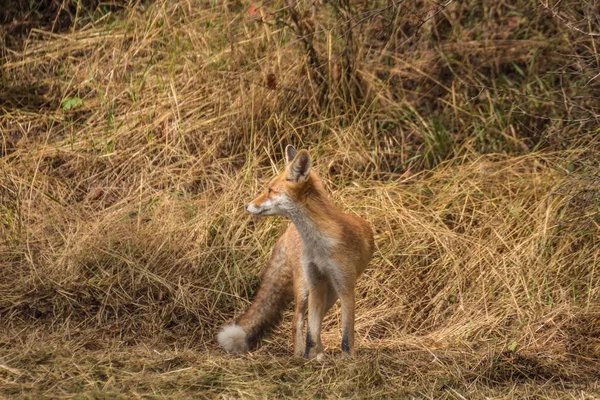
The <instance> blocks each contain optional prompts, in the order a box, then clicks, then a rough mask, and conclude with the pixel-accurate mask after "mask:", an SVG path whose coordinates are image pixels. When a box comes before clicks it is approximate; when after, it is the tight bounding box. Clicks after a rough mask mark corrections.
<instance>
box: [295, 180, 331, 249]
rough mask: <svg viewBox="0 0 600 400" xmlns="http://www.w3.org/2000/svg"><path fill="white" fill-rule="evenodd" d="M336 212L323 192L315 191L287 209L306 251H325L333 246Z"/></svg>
mask: <svg viewBox="0 0 600 400" xmlns="http://www.w3.org/2000/svg"><path fill="white" fill-rule="evenodd" d="M338 213H339V211H338V210H337V209H336V208H335V206H334V205H333V204H331V202H329V200H328V199H327V197H326V196H325V194H324V193H319V192H317V191H315V192H312V193H310V194H307V196H306V199H305V201H304V202H302V203H301V204H300V205H299V206H298V207H296V208H294V209H293V210H290V211H289V218H290V219H291V220H292V222H293V223H294V225H295V226H296V229H297V230H298V233H300V237H301V238H302V243H303V244H304V248H305V250H306V251H310V252H327V251H328V250H329V249H331V247H333V245H334V244H335V239H334V237H333V235H332V233H333V232H332V231H333V230H334V229H335V228H336V225H337V224H336V223H335V221H336V218H335V216H336V215H337V214H338Z"/></svg>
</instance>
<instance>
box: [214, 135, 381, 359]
mask: <svg viewBox="0 0 600 400" xmlns="http://www.w3.org/2000/svg"><path fill="white" fill-rule="evenodd" d="M286 156H287V161H288V164H287V166H286V168H285V171H283V173H281V174H280V175H279V176H277V177H275V178H274V179H272V180H271V182H269V184H268V186H267V189H266V190H265V192H263V193H262V194H261V195H260V196H258V197H257V198H256V199H255V200H253V201H252V202H251V203H249V204H248V205H247V206H246V209H247V210H248V211H249V212H250V213H252V214H254V215H283V216H286V217H288V218H290V219H291V220H292V222H293V224H292V225H290V226H289V227H288V229H287V230H286V232H285V233H284V234H283V235H282V236H281V238H280V239H279V240H278V242H277V244H276V245H275V248H274V249H273V254H272V256H271V260H270V262H269V264H268V265H267V268H266V270H265V272H264V275H263V280H262V283H261V287H260V289H259V291H258V293H257V295H256V298H255V300H254V302H253V303H252V305H251V306H250V308H249V309H248V310H247V311H246V313H245V314H244V315H242V316H241V317H240V318H239V319H238V321H237V326H238V327H239V329H237V328H232V326H231V325H230V326H229V327H226V328H225V329H224V330H223V331H222V332H221V333H220V334H219V343H221V345H223V347H225V348H226V349H227V350H228V351H246V350H248V349H252V348H253V347H254V346H255V345H256V343H257V341H258V340H259V339H260V337H261V336H262V335H263V334H264V333H265V331H266V330H268V329H269V328H270V327H272V326H273V325H274V323H275V322H276V321H277V319H278V318H279V316H280V315H281V311H282V309H283V307H284V306H285V304H286V301H285V300H286V299H287V298H288V297H290V295H291V294H292V293H293V296H294V300H295V304H296V306H295V312H294V319H293V321H292V335H293V343H294V353H295V354H297V355H304V356H305V357H307V358H310V357H314V356H315V355H316V356H317V357H322V351H323V346H322V343H321V323H322V320H323V317H324V316H325V313H326V312H327V310H329V309H330V308H331V306H332V305H333V304H334V303H335V301H336V300H337V299H338V298H339V299H340V303H341V308H342V351H343V353H344V354H345V355H347V356H352V355H353V354H354V308H355V300H354V288H355V285H356V280H357V279H358V277H359V276H360V275H361V274H362V272H363V271H364V270H365V268H366V267H367V265H368V263H369V262H370V260H371V257H372V255H373V251H374V242H373V232H372V230H371V227H370V226H369V224H368V223H367V222H365V221H364V220H363V219H361V218H359V217H357V216H355V215H352V214H348V213H345V212H343V211H341V210H339V209H338V208H336V207H335V206H334V205H333V204H332V203H331V202H330V201H329V200H328V198H327V195H326V192H325V189H324V188H323V184H322V182H321V179H320V178H319V177H318V175H317V174H316V173H315V172H314V171H312V170H311V163H312V161H311V158H310V155H309V154H308V152H306V151H305V150H301V151H300V152H296V150H295V149H294V148H293V147H291V146H288V147H287V148H286ZM307 310H308V328H307V331H306V341H304V340H303V331H304V316H305V314H306V311H307ZM233 326H235V325H233ZM240 329H241V330H240ZM225 330H227V332H229V333H227V332H226V331H225ZM242 331H243V332H242ZM236 341H237V342H236Z"/></svg>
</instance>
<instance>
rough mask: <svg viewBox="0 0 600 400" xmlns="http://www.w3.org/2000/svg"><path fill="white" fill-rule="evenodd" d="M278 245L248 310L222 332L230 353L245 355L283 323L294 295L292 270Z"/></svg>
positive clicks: (222, 340) (223, 345) (223, 343)
mask: <svg viewBox="0 0 600 400" xmlns="http://www.w3.org/2000/svg"><path fill="white" fill-rule="evenodd" d="M284 247H285V246H283V244H282V243H278V245H276V246H275V249H274V251H273V254H272V255H271V259H270V260H269V263H268V264H267V267H266V269H265V271H264V273H263V276H262V281H261V284H260V289H258V293H257V294H256V297H255V298H254V301H253V302H252V304H251V305H250V307H249V308H248V310H247V311H246V312H245V313H244V314H243V315H242V316H241V317H239V318H238V319H237V321H236V322H234V323H232V324H229V325H227V326H225V327H223V329H222V330H221V332H219V335H218V336H217V341H218V342H219V344H220V345H221V347H223V348H224V349H225V350H227V351H228V352H232V353H246V352H248V351H250V350H253V349H254V348H255V347H256V345H257V344H258V342H259V340H260V339H261V338H262V337H263V336H264V335H265V334H266V333H267V332H269V331H270V330H271V329H272V328H273V327H274V326H275V325H276V324H277V323H278V322H279V320H280V319H281V314H282V312H283V310H284V309H285V308H286V307H287V305H288V303H289V302H290V300H291V297H292V295H293V289H292V287H293V278H292V266H291V263H290V262H287V260H286V254H285V248H284Z"/></svg>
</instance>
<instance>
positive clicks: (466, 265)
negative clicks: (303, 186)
mask: <svg viewBox="0 0 600 400" xmlns="http://www.w3.org/2000/svg"><path fill="white" fill-rule="evenodd" d="M512 3H513V2H504V1H502V0H501V1H494V2H491V1H489V2H488V1H483V2H479V1H467V2H456V4H451V5H450V6H448V7H447V8H445V9H443V10H439V11H440V12H439V13H438V14H437V15H436V16H435V18H433V19H431V20H429V21H428V22H426V23H425V24H424V25H422V26H421V27H420V28H419V29H417V27H418V25H419V21H422V20H423V18H426V17H427V16H428V15H429V14H427V13H424V12H425V11H426V10H430V13H431V12H432V11H431V10H432V9H433V7H434V3H433V2H416V1H408V0H407V1H405V2H399V3H398V7H396V8H393V7H392V8H386V9H385V10H382V11H377V12H375V11H374V10H377V9H378V7H384V6H385V5H386V4H388V3H387V2H381V4H380V3H379V2H369V3H368V4H369V5H366V4H367V2H356V3H354V2H353V3H352V7H351V8H350V11H348V10H344V9H342V10H341V11H340V9H338V8H336V7H335V6H334V5H333V4H329V3H327V2H325V3H324V4H316V6H315V7H314V9H313V8H311V6H310V4H308V2H307V3H306V4H305V3H304V2H300V3H298V4H296V5H295V7H296V8H297V15H296V16H297V17H298V18H300V20H299V24H300V25H301V29H300V28H298V25H295V24H294V22H293V19H291V18H290V15H289V10H288V11H286V10H279V11H276V10H278V9H279V8H280V7H281V6H282V4H279V3H269V2H267V4H266V5H264V7H263V8H261V9H259V10H258V11H256V12H255V13H254V15H252V16H251V15H249V12H248V5H247V4H240V3H237V2H227V3H226V4H224V5H221V4H220V3H218V4H219V5H214V6H211V5H210V3H209V4H208V5H207V4H206V3H205V2H195V1H183V0H174V1H156V2H154V3H152V4H144V5H141V4H135V5H133V4H130V5H128V6H125V7H116V5H114V4H113V6H115V7H113V8H111V9H106V10H104V11H103V10H101V9H97V10H96V12H91V11H89V10H88V12H87V13H84V12H83V11H80V13H79V14H77V18H75V16H72V17H73V18H71V20H70V21H71V22H73V21H75V24H74V25H72V26H70V27H68V28H67V29H63V28H64V27H62V28H61V29H55V30H54V31H52V30H51V29H52V27H51V26H50V25H43V28H44V29H32V30H29V29H27V30H26V31H27V32H28V36H26V37H24V38H23V39H22V40H15V38H14V37H11V38H10V40H7V37H6V36H4V37H3V42H2V43H4V44H7V46H6V47H4V49H3V52H2V54H1V56H2V62H3V64H2V67H1V68H2V69H1V70H0V71H1V74H2V75H1V76H0V83H1V84H2V86H3V87H2V93H0V112H1V114H0V133H1V137H0V233H1V237H0V265H1V267H2V280H1V281H0V349H1V352H0V395H3V396H8V397H19V396H20V397H28V396H31V397H35V398H39V397H48V398H61V397H74V396H76V397H80V398H109V397H118V396H119V395H123V394H125V395H126V396H131V397H140V396H141V397H144V396H147V397H173V398H182V397H194V396H201V397H223V398H230V397H244V398H246V397H248V398H258V397H260V398H262V397H273V398H275V397H283V396H298V397H359V398H376V397H377V398H378V397H395V398H398V397H401V398H402V397H404V398H452V399H462V398H548V397H555V398H558V397H560V398H578V399H580V398H584V399H585V398H597V397H598V396H600V386H599V384H598V381H597V376H598V372H599V371H600V317H599V315H600V314H599V313H600V286H599V278H600V235H599V233H600V176H599V175H598V172H597V171H598V168H599V167H600V161H599V158H598V156H597V154H598V153H597V152H598V151H600V143H599V139H598V126H600V124H599V120H600V104H599V103H598V98H599V96H600V77H598V75H597V74H598V68H600V53H599V52H598V46H599V45H600V43H599V40H598V36H594V35H591V34H587V33H589V32H592V33H593V32H596V33H597V32H600V22H599V19H598V18H599V17H598V13H599V11H598V6H597V5H595V4H593V3H592V2H585V1H581V2H575V1H574V2H570V4H569V7H567V6H566V5H564V4H563V5H561V4H559V6H558V7H554V8H553V4H546V3H545V2H540V4H539V5H538V6H537V7H536V4H537V3H535V2H533V1H529V0H523V1H520V2H517V3H519V4H517V5H514V4H512ZM82 4H83V3H82ZM94 4H95V3H94ZM215 4H217V3H215ZM336 4H337V3H336ZM340 4H344V2H340ZM121 6H122V4H121ZM368 8H369V9H368ZM116 9H118V10H119V11H116V12H113V11H111V10H116ZM92 11H93V10H92ZM75 12H77V11H75ZM271 12H274V13H273V14H271ZM349 12H352V13H355V14H356V15H359V18H357V19H356V21H361V23H358V24H356V25H355V27H354V29H353V37H352V43H351V44H352V46H350V44H349V40H348V39H347V38H345V37H344V35H343V32H344V30H345V29H347V27H348V23H347V22H346V19H345V18H347V17H348V13H349ZM261 16H262V18H263V22H260V21H259V19H260V18H261ZM367 17H368V18H367ZM340 21H341V22H340ZM390 21H391V24H390ZM15 23H16V22H13V25H11V26H8V25H7V26H8V27H6V26H5V28H3V29H4V30H3V31H0V33H6V32H14V31H19V32H21V31H22V29H21V28H22V27H15V26H14V24H15ZM17 28H18V29H17ZM11 29H12V31H11ZM299 33H303V34H304V35H306V37H302V38H299V37H298V35H299ZM306 40H308V41H309V42H310V43H311V46H313V47H314V49H315V57H316V58H317V60H318V61H319V62H320V63H321V64H318V65H315V64H314V63H311V60H310V57H309V54H308V53H307V52H306V51H305V50H304V45H305V41H306ZM349 46H350V47H349ZM344 49H346V50H347V52H348V53H344V52H343V50H344ZM349 54H350V56H351V57H349V56H348V55H349ZM319 79H321V80H322V83H321V84H320V85H318V84H317V83H318V82H317V81H318V80H319ZM288 143H291V144H294V145H297V146H298V147H304V148H309V149H310V150H311V151H312V153H313V154H314V158H315V164H316V168H317V170H318V171H319V172H320V173H321V175H322V176H323V177H324V179H325V181H326V182H327V185H328V188H329V189H330V190H331V191H332V197H333V199H334V201H335V202H336V203H337V204H338V205H340V206H341V207H343V208H345V209H348V210H350V211H352V212H356V213H359V214H361V215H363V216H364V217H365V218H367V219H368V220H369V221H370V222H371V223H372V224H373V226H374V228H375V230H376V234H377V241H376V242H377V252H376V255H375V258H374V260H373V262H372V264H371V266H370V269H369V270H368V271H367V273H366V275H365V276H364V277H363V278H362V280H361V281H360V284H359V287H358V306H357V346H358V354H357V359H356V360H355V361H341V360H338V356H339V350H338V347H339V342H340V337H339V317H340V314H339V309H338V308H335V309H334V312H333V313H331V315H329V316H328V318H327V320H326V324H325V336H324V343H325V345H326V346H327V348H328V350H327V354H328V355H329V359H328V360H327V361H326V362H325V363H324V364H319V363H316V362H314V361H308V362H307V361H304V360H299V359H295V358H293V357H291V350H290V348H291V341H290V340H289V338H290V327H289V324H290V322H289V319H290V315H289V313H288V314H286V318H285V319H284V322H283V323H282V324H281V326H280V327H279V328H278V329H277V330H276V331H275V332H274V333H273V334H272V335H271V336H269V337H268V338H267V339H265V340H264V341H263V345H262V346H261V347H260V348H259V349H258V351H256V352H255V353H252V354H249V355H247V356H244V357H238V356H230V355H227V354H225V353H224V352H222V351H221V350H220V349H218V348H217V345H216V342H215V334H216V332H217V330H218V329H219V327H220V326H221V325H223V324H224V323H226V322H227V321H228V320H230V319H231V318H232V317H233V316H234V315H236V314H238V313H240V312H242V311H243V310H244V309H245V307H247V305H248V302H249V301H250V300H251V298H252V295H253V293H254V292H255V290H256V289H257V287H258V283H259V275H260V271H261V268H262V266H263V265H264V263H265V262H266V260H267V258H268V256H269V252H270V249H271V247H272V245H273V244H274V241H275V239H276V238H277V236H278V235H279V234H280V233H281V232H282V230H283V229H284V227H285V226H286V224H287V222H286V221H284V220H280V219H255V218H251V217H250V216H248V215H247V214H246V213H245V212H244V209H243V204H245V203H246V202H247V201H248V200H249V199H251V198H252V197H253V195H254V194H255V193H256V192H257V191H258V190H259V189H260V188H261V186H262V184H263V183H264V182H265V181H266V179H267V178H268V177H269V176H271V175H272V174H273V171H274V169H275V168H280V167H281V159H282V150H283V148H284V147H285V145H286V144H288Z"/></svg>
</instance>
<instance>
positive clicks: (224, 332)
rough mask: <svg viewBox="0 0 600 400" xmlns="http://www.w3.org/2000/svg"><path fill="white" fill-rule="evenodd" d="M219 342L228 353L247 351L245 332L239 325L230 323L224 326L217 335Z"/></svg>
mask: <svg viewBox="0 0 600 400" xmlns="http://www.w3.org/2000/svg"><path fill="white" fill-rule="evenodd" d="M217 341H218V342H219V344H220V345H221V346H222V347H223V348H224V349H225V350H227V351H228V352H230V353H247V352H248V342H247V341H246V332H245V331H244V329H242V327H241V326H239V325H236V324H231V325H227V326H225V327H224V328H223V329H221V332H219V335H218V336H217Z"/></svg>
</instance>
